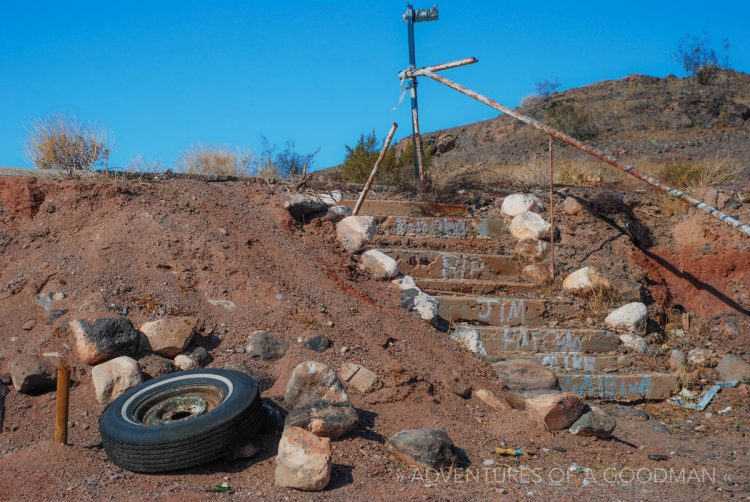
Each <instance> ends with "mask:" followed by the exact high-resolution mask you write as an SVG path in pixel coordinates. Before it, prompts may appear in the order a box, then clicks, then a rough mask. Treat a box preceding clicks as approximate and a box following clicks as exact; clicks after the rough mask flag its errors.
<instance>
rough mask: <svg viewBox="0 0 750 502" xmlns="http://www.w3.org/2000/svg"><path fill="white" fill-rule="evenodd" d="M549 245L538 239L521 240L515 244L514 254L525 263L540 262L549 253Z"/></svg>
mask: <svg viewBox="0 0 750 502" xmlns="http://www.w3.org/2000/svg"><path fill="white" fill-rule="evenodd" d="M549 249H550V245H549V243H548V242H546V241H540V240H539V239H521V240H520V241H518V242H517V243H516V247H515V254H516V256H518V257H519V258H521V259H522V260H523V261H525V262H530V263H536V262H539V261H542V260H543V259H544V258H545V257H546V256H547V253H548V252H549Z"/></svg>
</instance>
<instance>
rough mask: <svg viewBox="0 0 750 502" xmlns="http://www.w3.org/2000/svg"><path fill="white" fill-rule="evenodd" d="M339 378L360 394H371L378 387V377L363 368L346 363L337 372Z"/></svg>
mask: <svg viewBox="0 0 750 502" xmlns="http://www.w3.org/2000/svg"><path fill="white" fill-rule="evenodd" d="M339 378H341V380H343V381H344V382H346V383H348V384H349V385H351V386H352V387H354V388H355V389H357V391H359V392H360V393H362V394H366V393H368V392H372V391H373V390H376V389H377V388H378V387H379V385H380V381H379V380H378V376H377V375H376V374H375V373H373V372H372V371H370V370H368V369H367V368H365V367H364V366H361V365H359V364H354V363H346V364H345V365H344V366H343V367H342V368H341V370H339Z"/></svg>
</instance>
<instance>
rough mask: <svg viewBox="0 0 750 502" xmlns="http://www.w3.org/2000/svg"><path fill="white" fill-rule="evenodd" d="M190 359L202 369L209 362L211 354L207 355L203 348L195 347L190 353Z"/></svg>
mask: <svg viewBox="0 0 750 502" xmlns="http://www.w3.org/2000/svg"><path fill="white" fill-rule="evenodd" d="M190 359H192V360H193V361H195V363H196V364H197V365H198V366H201V367H203V366H206V365H207V364H208V363H210V362H211V354H209V353H208V351H207V350H206V349H204V348H203V347H196V349H195V350H193V352H191V353H190Z"/></svg>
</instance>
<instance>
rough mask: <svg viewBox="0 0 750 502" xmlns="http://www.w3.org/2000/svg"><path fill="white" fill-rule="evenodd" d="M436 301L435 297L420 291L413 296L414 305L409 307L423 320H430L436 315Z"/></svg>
mask: <svg viewBox="0 0 750 502" xmlns="http://www.w3.org/2000/svg"><path fill="white" fill-rule="evenodd" d="M438 307H439V306H438V301H437V299H436V298H435V297H433V296H430V295H428V294H427V293H424V292H422V291H420V292H419V293H418V294H417V296H415V297H414V306H413V307H412V308H411V309H412V310H413V311H414V312H416V313H417V314H419V317H421V318H422V319H424V320H425V321H432V320H433V319H435V318H436V317H437V313H438Z"/></svg>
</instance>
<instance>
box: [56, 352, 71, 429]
mask: <svg viewBox="0 0 750 502" xmlns="http://www.w3.org/2000/svg"><path fill="white" fill-rule="evenodd" d="M69 397H70V366H68V364H67V363H65V362H62V363H60V366H58V367H57V395H56V397H55V399H56V401H57V410H56V414H55V442H56V443H60V444H68V403H69Z"/></svg>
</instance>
